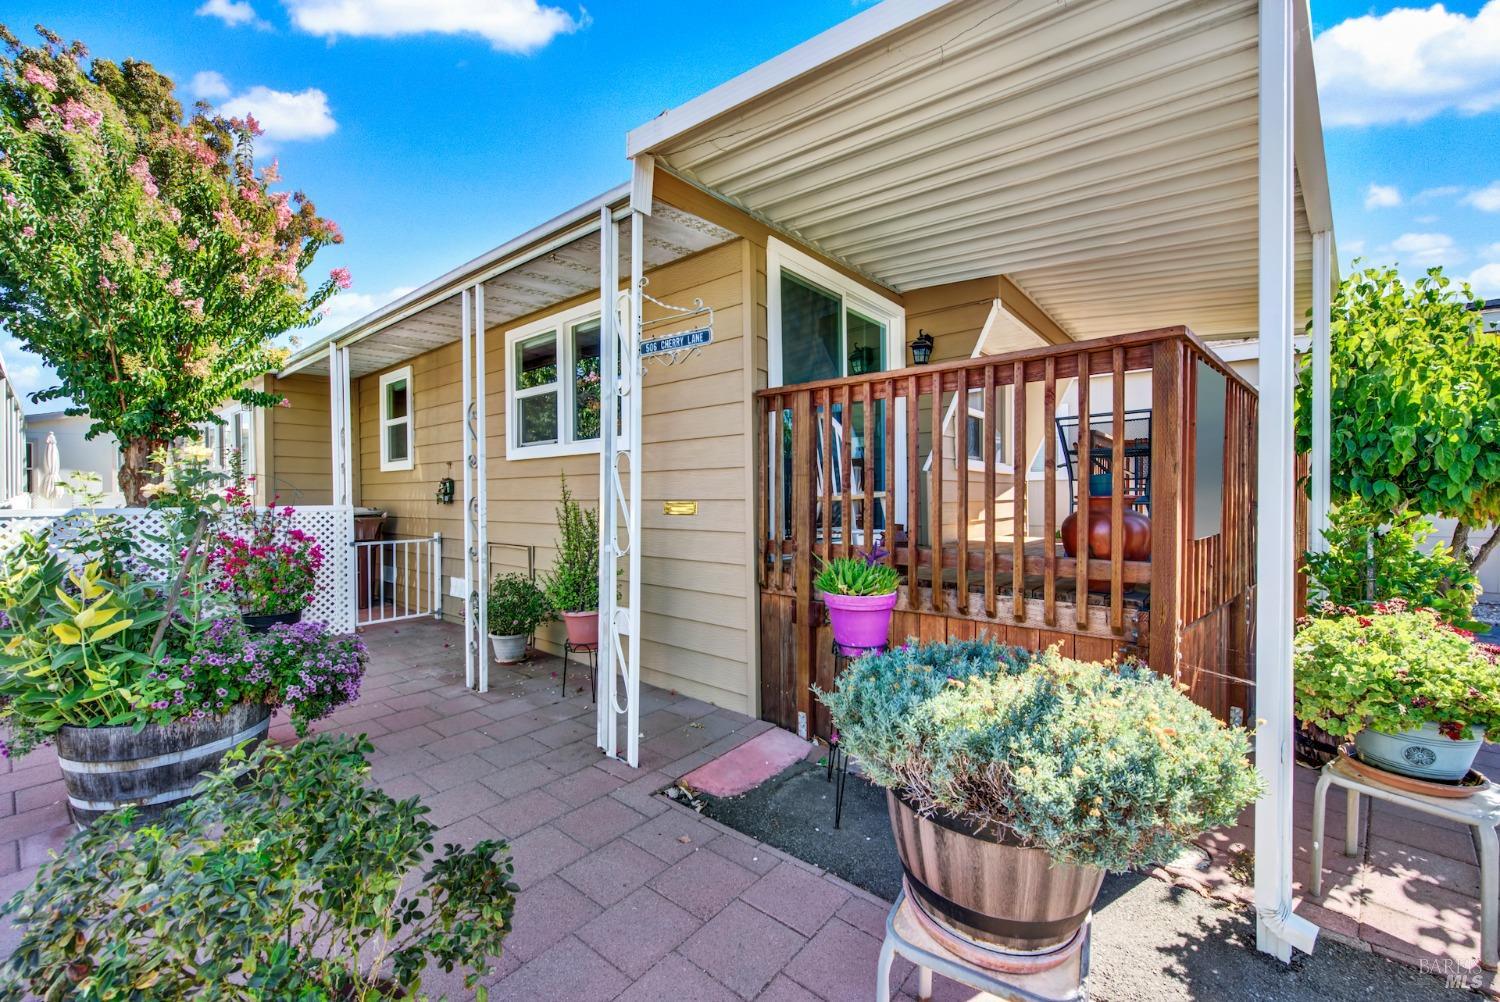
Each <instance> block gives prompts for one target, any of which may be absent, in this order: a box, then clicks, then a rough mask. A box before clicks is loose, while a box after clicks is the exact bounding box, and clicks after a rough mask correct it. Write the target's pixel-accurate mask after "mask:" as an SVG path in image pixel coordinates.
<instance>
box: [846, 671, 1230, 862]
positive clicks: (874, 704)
mask: <svg viewBox="0 0 1500 1002" xmlns="http://www.w3.org/2000/svg"><path fill="white" fill-rule="evenodd" d="M819 695H820V698H821V699H822V700H823V702H824V703H825V704H826V705H827V706H828V708H829V710H830V711H831V712H832V714H833V723H834V726H835V727H837V728H838V732H839V741H840V743H841V744H842V745H843V746H844V747H845V748H846V749H847V750H848V752H849V754H851V755H853V756H854V757H856V758H858V759H859V761H860V764H861V765H862V766H863V767H864V769H865V771H866V773H867V774H868V775H869V776H870V778H871V779H872V780H874V781H875V782H876V783H878V784H879V785H881V786H884V787H887V788H889V789H891V790H894V791H897V792H898V793H900V794H901V795H902V796H903V797H905V798H906V799H907V800H909V801H910V802H911V803H913V804H914V805H915V806H916V807H917V809H918V810H921V811H923V812H924V813H930V812H940V813H942V814H946V815H949V816H951V817H954V818H957V819H959V820H960V821H964V822H967V823H969V824H971V825H974V826H977V827H980V828H984V829H987V830H989V831H1001V832H1007V833H1009V834H1010V835H1012V836H1014V837H1015V838H1016V839H1017V840H1019V842H1020V843H1021V844H1023V845H1027V846H1033V847H1036V848H1040V849H1044V850H1046V852H1047V853H1048V854H1050V855H1051V856H1052V858H1053V859H1055V860H1057V861H1058V862H1063V863H1074V864H1082V865H1090V866H1098V867H1103V868H1105V869H1109V870H1117V871H1118V870H1126V869H1130V868H1132V867H1137V866H1142V865H1146V864H1149V863H1156V862H1162V861H1165V860H1168V859H1171V858H1173V857H1174V856H1176V855H1177V854H1178V853H1179V852H1180V851H1181V850H1182V847H1183V846H1184V844H1185V843H1186V842H1187V841H1188V840H1189V839H1191V838H1194V837H1195V836H1197V835H1198V834H1200V833H1202V832H1203V831H1205V830H1207V829H1209V828H1213V827H1216V826H1219V825H1226V824H1230V823H1232V822H1233V821H1234V820H1235V819H1236V818H1237V817H1238V816H1239V813H1240V811H1241V810H1242V809H1243V808H1244V807H1245V805H1246V804H1248V803H1250V802H1251V801H1252V800H1254V799H1255V797H1256V795H1257V793H1258V791H1259V780H1258V778H1257V776H1256V775H1255V772H1254V771H1253V770H1252V769H1251V767H1250V765H1249V764H1248V761H1247V754H1248V750H1249V748H1248V744H1249V743H1248V741H1247V739H1246V735H1245V732H1244V731H1243V730H1239V729H1231V728H1227V727H1225V726H1223V725H1222V724H1220V723H1219V722H1218V721H1216V720H1214V719H1213V717H1212V716H1211V715H1210V714H1209V713H1208V711H1206V710H1204V709H1202V708H1201V707H1198V706H1196V705H1194V704H1193V703H1192V702H1191V701H1190V700H1189V699H1188V698H1187V697H1186V696H1184V695H1183V694H1182V693H1181V692H1179V691H1177V690H1176V689H1174V688H1173V686H1172V684H1171V683H1170V682H1169V681H1167V680H1166V679H1164V678H1162V677H1161V676H1159V675H1157V674H1156V673H1155V672H1152V671H1151V670H1150V669H1148V668H1146V667H1145V666H1143V665H1134V664H1127V665H1123V666H1120V667H1118V668H1116V667H1114V666H1111V665H1101V664H1084V663H1082V662H1079V661H1073V660H1071V659H1067V658H1063V657H1061V656H1059V655H1058V654H1057V653H1056V652H1055V651H1049V652H1047V653H1045V654H1041V655H1034V654H1030V653H1028V652H1026V651H1023V650H1021V649H1020V648H1015V647H1007V646H1005V645H1003V644H994V643H990V642H987V641H979V642H961V643H951V644H923V645H907V646H904V647H900V648H897V649H896V650H894V651H891V652H890V653H888V654H874V655H870V656H867V657H864V658H861V659H860V660H858V661H856V662H855V663H854V664H853V665H851V666H850V668H849V669H848V671H846V672H845V673H844V674H843V675H842V676H840V678H839V681H838V685H837V688H836V689H835V690H834V691H833V692H828V693H820V694H819Z"/></svg>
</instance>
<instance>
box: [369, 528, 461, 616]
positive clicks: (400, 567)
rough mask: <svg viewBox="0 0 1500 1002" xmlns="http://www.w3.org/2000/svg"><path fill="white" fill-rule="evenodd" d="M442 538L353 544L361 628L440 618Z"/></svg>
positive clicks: (430, 537)
mask: <svg viewBox="0 0 1500 1002" xmlns="http://www.w3.org/2000/svg"><path fill="white" fill-rule="evenodd" d="M442 580H443V537H442V535H441V534H440V533H433V534H432V535H431V536H417V537H415V538H407V539H362V540H359V541H357V542H356V543H355V544H354V589H353V591H354V602H355V617H356V620H357V621H358V623H359V625H360V626H374V625H376V624H377V623H394V622H396V621H397V620H401V619H416V618H417V617H419V616H431V617H433V618H434V619H441V618H443V586H442Z"/></svg>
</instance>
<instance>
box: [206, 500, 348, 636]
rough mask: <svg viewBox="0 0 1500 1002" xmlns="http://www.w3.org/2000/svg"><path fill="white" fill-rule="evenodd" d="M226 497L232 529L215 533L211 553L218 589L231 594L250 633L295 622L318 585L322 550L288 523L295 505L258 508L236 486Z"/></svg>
mask: <svg viewBox="0 0 1500 1002" xmlns="http://www.w3.org/2000/svg"><path fill="white" fill-rule="evenodd" d="M225 497H226V499H227V500H228V501H229V505H230V516H231V526H232V527H231V528H229V529H224V530H221V531H219V532H218V533H217V534H216V535H215V541H214V542H215V545H214V549H213V550H212V552H211V553H210V562H211V564H212V566H214V567H215V568H217V570H218V571H219V574H220V578H219V589H220V590H221V591H222V592H224V593H226V594H228V595H232V596H233V598H234V600H235V602H236V603H237V604H238V605H239V609H240V618H241V619H243V620H244V623H245V625H246V626H247V627H249V628H250V629H251V630H252V631H255V632H257V633H259V632H263V631H265V630H267V629H269V628H271V627H272V626H275V625H277V624H278V623H295V622H297V621H298V620H300V619H301V618H302V610H303V609H304V608H306V606H307V601H308V599H309V598H311V597H312V593H313V589H314V587H316V585H317V583H318V570H319V568H321V567H322V566H323V548H322V547H321V546H319V545H318V541H317V540H316V539H315V538H313V537H312V536H311V535H309V534H307V533H305V532H303V531H302V530H301V529H298V528H297V527H296V526H294V525H293V524H292V519H293V517H294V516H295V515H296V514H297V510H296V509H295V508H292V507H289V506H283V507H280V508H278V507H276V506H275V504H274V503H273V504H269V505H266V506H265V507H264V508H260V507H258V506H257V505H255V503H254V502H253V501H252V500H251V499H250V495H249V494H248V493H247V492H246V491H245V490H244V488H242V487H239V486H231V487H230V488H229V489H228V490H227V491H225Z"/></svg>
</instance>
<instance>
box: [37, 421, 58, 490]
mask: <svg viewBox="0 0 1500 1002" xmlns="http://www.w3.org/2000/svg"><path fill="white" fill-rule="evenodd" d="M61 465H62V460H61V458H60V457H59V456H58V454H57V436H56V435H54V434H53V433H52V432H50V431H49V432H47V444H46V447H45V448H44V449H43V450H42V465H41V466H40V467H39V468H38V469H37V473H36V496H37V497H38V498H40V499H42V500H44V501H51V500H52V499H53V498H54V497H55V496H56V495H57V473H58V469H59V468H60V467H61Z"/></svg>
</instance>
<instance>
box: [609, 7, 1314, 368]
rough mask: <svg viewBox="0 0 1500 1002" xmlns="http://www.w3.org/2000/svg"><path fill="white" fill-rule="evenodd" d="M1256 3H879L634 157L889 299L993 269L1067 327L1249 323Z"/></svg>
mask: <svg viewBox="0 0 1500 1002" xmlns="http://www.w3.org/2000/svg"><path fill="white" fill-rule="evenodd" d="M1299 7H1300V8H1301V9H1300V17H1299V18H1298V24H1299V31H1298V35H1297V39H1296V51H1295V59H1296V71H1297V78H1298V79H1297V92H1296V95H1295V99H1294V104H1295V109H1294V111H1295V116H1296V119H1297V128H1296V136H1295V139H1296V146H1297V169H1296V182H1297V186H1298V197H1297V210H1296V223H1295V226H1296V248H1297V253H1296V259H1297V260H1296V273H1297V310H1298V312H1297V317H1298V318H1300V317H1301V316H1302V311H1303V310H1304V309H1305V307H1306V306H1307V305H1308V303H1309V296H1310V288H1311V259H1312V253H1311V231H1313V230H1325V229H1329V230H1331V227H1332V218H1331V210H1330V207H1329V200H1328V184H1327V173H1326V168H1325V166H1324V161H1323V147H1322V139H1321V125H1320V122H1319V118H1318V107H1317V93H1316V86H1315V81H1314V77H1313V70H1312V53H1311V47H1310V39H1309V37H1308V36H1309V32H1310V28H1309V26H1308V23H1307V14H1306V8H1305V6H1302V5H1300V4H1299ZM1257 9H1258V8H1257V4H1256V3H1255V2H1254V0H1247V2H1239V3H1212V4H1208V3H1202V2H1198V0H1172V2H1166V3H1162V2H1156V0H1109V2H1100V0H1095V2H1081V3H1068V4H1059V3H1056V2H1055V0H1021V2H1000V0H986V2H973V0H968V2H957V3H951V2H950V3H940V2H935V0H912V2H896V3H887V4H882V5H881V6H879V7H877V8H873V9H871V10H868V11H866V12H865V13H863V14H861V15H860V16H858V17H855V18H853V19H851V20H849V21H846V22H845V23H844V24H842V25H839V26H838V27H836V28H834V29H832V30H830V31H828V32H825V33H824V34H823V35H820V36H818V37H816V38H813V39H811V40H809V41H808V42H806V43H804V44H803V45H801V46H798V47H797V48H795V49H792V50H790V51H788V52H787V53H785V54H784V55H782V56H780V57H777V58H776V59H773V60H771V61H770V62H768V63H765V64H763V65H762V66H759V67H757V68H756V69H754V70H751V71H749V72H748V73H746V74H744V75H742V76H740V77H738V78H736V79H734V80H731V81H729V82H728V83H726V84H724V85H723V86H721V87H719V88H716V89H715V90H713V91H710V92H708V93H706V94H704V95H702V96H701V97H699V98H696V99H695V100H693V101H691V102H689V103H687V104H685V105H683V106H681V107H679V108H676V109H673V110H671V111H668V112H666V113H664V114H662V115H661V116H659V117H658V118H656V119H654V120H653V121H651V122H649V123H647V124H645V125H642V126H640V127H639V128H637V129H635V130H634V131H632V132H631V133H630V136H629V141H628V147H629V153H630V155H631V156H632V157H639V156H645V155H649V156H651V157H653V158H654V159H655V163H656V165H657V167H658V168H662V169H665V170H667V171H670V172H671V173H673V174H676V175H678V176H679V177H681V178H683V179H684V180H686V181H688V182H689V183H692V184H695V185H698V186H699V187H701V188H704V189H706V190H707V191H709V192H712V193H714V194H715V195H717V196H719V197H721V198H723V199H725V200H726V201H728V202H731V203H733V204H735V205H737V206H739V207H740V208H742V209H744V210H745V211H747V212H749V213H751V214H753V215H754V216H756V217H758V218H759V219H761V220H762V221H764V222H765V223H767V224H768V225H771V226H773V227H775V228H777V229H780V230H782V231H783V232H786V233H788V234H791V235H793V236H795V237H796V238H797V239H799V240H801V241H803V242H805V243H807V244H809V245H811V246H813V247H816V248H817V249H819V250H821V251H822V252H823V253H825V254H827V255H828V256H829V257H831V258H833V259H835V260H838V261H840V262H842V263H844V264H845V265H847V266H849V267H851V268H853V269H855V270H857V271H859V272H861V273H863V274H864V275H866V276H867V277H869V278H871V279H873V280H874V281H877V282H879V283H881V284H883V285H885V286H887V287H889V288H891V289H894V290H896V291H898V292H904V291H907V290H911V289H917V288H922V287H926V286H932V285H938V284H943V283H947V282H954V281H960V280H963V279H969V278H975V277H979V276H987V275H996V274H1004V275H1007V276H1009V277H1010V278H1011V280H1012V281H1014V282H1015V283H1016V284H1017V285H1018V286H1020V287H1021V288H1022V289H1023V290H1025V291H1026V292H1027V293H1028V294H1029V295H1030V296H1031V297H1032V298H1033V299H1034V300H1035V301H1036V302H1037V304H1038V305H1040V306H1041V307H1042V308H1043V309H1045V310H1046V311H1047V312H1048V313H1049V314H1050V315H1051V316H1052V318H1053V319H1055V320H1056V321H1057V322H1058V323H1059V324H1060V325H1061V326H1062V327H1063V329H1064V330H1066V331H1067V332H1068V333H1069V334H1070V335H1072V336H1073V337H1075V338H1080V339H1081V338H1091V337H1099V336H1104V335H1108V334H1116V333H1120V332H1122V331H1131V330H1143V329H1147V328H1153V327H1161V326H1167V325H1172V324H1187V325H1188V326H1189V327H1191V328H1192V329H1193V330H1194V331H1196V332H1197V333H1198V334H1200V335H1201V336H1205V337H1231V336H1245V335H1253V334H1254V333H1255V332H1256V326H1257V321H1256V316H1257V314H1256V309H1257V285H1256V282H1257V254H1256V233H1257V229H1256V222H1257V199H1258V188H1257V168H1258V157H1257V137H1258V124H1259V123H1258V108H1257V99H1258V89H1257V88H1258V76H1257V66H1258V24H1257ZM1289 319H1294V318H1289Z"/></svg>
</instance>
